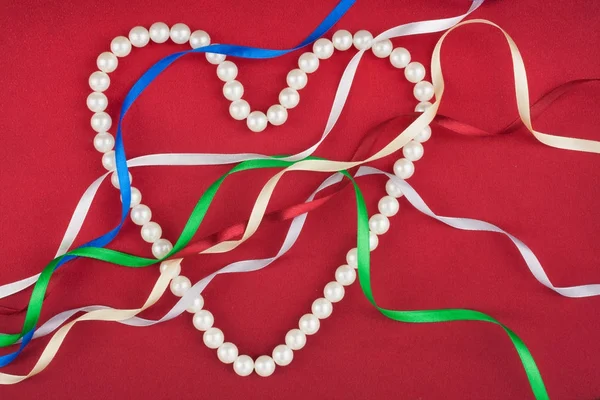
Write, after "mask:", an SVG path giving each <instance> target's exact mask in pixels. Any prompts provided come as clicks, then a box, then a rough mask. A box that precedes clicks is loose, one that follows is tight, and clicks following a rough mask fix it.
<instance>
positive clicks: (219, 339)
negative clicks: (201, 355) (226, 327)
mask: <svg viewBox="0 0 600 400" xmlns="http://www.w3.org/2000/svg"><path fill="white" fill-rule="evenodd" d="M202 340H204V344H205V345H206V347H208V348H209V349H216V348H218V347H219V346H220V345H222V344H223V342H224V341H225V336H224V335H223V331H221V330H220V329H219V328H208V329H207V330H206V332H204V335H202Z"/></svg>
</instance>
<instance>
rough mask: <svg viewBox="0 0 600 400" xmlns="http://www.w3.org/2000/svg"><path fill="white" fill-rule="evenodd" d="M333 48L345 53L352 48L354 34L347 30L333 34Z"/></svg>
mask: <svg viewBox="0 0 600 400" xmlns="http://www.w3.org/2000/svg"><path fill="white" fill-rule="evenodd" d="M331 40H332V41H333V47H335V48H336V49H338V50H341V51H345V50H348V49H349V48H350V47H352V34H351V33H350V32H348V31H347V30H345V29H341V30H339V31H337V32H336V33H334V34H333V37H332V38H331Z"/></svg>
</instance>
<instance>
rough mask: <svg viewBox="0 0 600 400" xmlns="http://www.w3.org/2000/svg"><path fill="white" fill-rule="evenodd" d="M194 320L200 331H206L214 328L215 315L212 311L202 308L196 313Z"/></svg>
mask: <svg viewBox="0 0 600 400" xmlns="http://www.w3.org/2000/svg"><path fill="white" fill-rule="evenodd" d="M192 322H193V324H194V328H196V329H198V330H199V331H205V330H207V329H210V328H212V326H213V324H214V323H215V317H213V315H212V313H211V312H210V311H208V310H200V311H198V312H197V313H196V314H194V318H193V319H192Z"/></svg>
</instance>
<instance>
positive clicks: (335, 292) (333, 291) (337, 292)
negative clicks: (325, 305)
mask: <svg viewBox="0 0 600 400" xmlns="http://www.w3.org/2000/svg"><path fill="white" fill-rule="evenodd" d="M344 292H345V290H344V287H343V286H342V285H340V284H339V283H338V282H335V281H332V282H329V283H328V284H327V285H325V289H323V294H324V295H325V298H326V299H327V300H329V301H330V302H332V303H337V302H338V301H340V300H342V299H343V298H344Z"/></svg>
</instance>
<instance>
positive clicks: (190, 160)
mask: <svg viewBox="0 0 600 400" xmlns="http://www.w3.org/2000/svg"><path fill="white" fill-rule="evenodd" d="M484 1H485V0H473V2H472V3H471V7H470V8H469V9H468V10H467V12H466V13H464V14H462V15H459V16H456V17H452V18H444V19H437V20H429V21H419V22H412V23H408V24H403V25H399V26H396V27H394V28H391V29H388V30H387V31H385V32H383V33H381V34H380V35H378V36H377V37H376V38H375V39H374V40H383V39H391V38H397V37H401V36H410V35H420V34H425V33H435V32H442V31H445V30H447V29H449V28H451V27H453V26H454V25H456V24H457V23H459V22H460V21H462V20H463V19H464V18H465V17H467V16H468V15H469V14H471V13H472V12H473V11H475V10H476V9H477V8H479V6H481V4H483V2H484ZM364 52H365V50H361V51H359V52H358V53H356V54H355V55H354V57H353V58H352V60H350V62H349V63H348V65H347V66H346V69H345V70H344V73H343V74H342V78H341V80H340V83H339V85H338V88H337V90H336V94H335V98H334V100H333V105H332V108H331V111H330V114H329V117H328V119H327V124H326V126H325V130H324V132H323V134H322V135H321V138H320V139H319V141H317V143H315V144H313V145H312V146H311V147H309V148H308V149H306V150H303V151H301V152H300V153H298V154H295V155H292V156H290V157H286V158H285V160H288V161H297V160H301V159H303V158H306V157H308V156H310V155H312V154H313V153H314V152H315V151H316V150H317V148H318V147H319V146H320V145H321V143H323V141H324V140H325V139H326V138H327V136H329V133H330V132H331V130H332V129H333V127H334V126H335V124H336V123H337V121H338V119H339V117H340V115H341V113H342V110H343V109H344V105H345V104H346V99H347V98H348V94H349V93H350V88H351V87H352V83H353V80H354V76H355V75H356V69H357V68H358V64H359V62H360V60H361V58H362V56H363V54H364ZM156 156H157V155H151V156H143V157H138V158H135V159H133V160H130V161H129V162H128V163H127V165H128V167H136V166H147V165H165V166H166V165H196V166H199V165H224V164H233V163H238V162H241V161H246V160H252V159H261V158H269V156H266V155H262V154H254V153H242V154H173V155H172V156H173V157H172V160H171V161H169V162H167V161H161V160H160V157H159V159H157V160H150V159H148V158H152V157H156ZM136 161H137V162H139V164H137V165H136V164H135V162H136ZM152 161H155V162H157V163H156V164H146V162H152ZM130 163H131V164H130ZM109 173H110V172H109ZM109 173H106V174H104V175H102V176H101V177H99V178H98V179H96V180H95V181H94V182H93V183H92V184H91V185H90V186H89V187H88V189H87V190H86V191H85V193H84V194H83V196H82V197H81V199H80V200H79V203H78V204H77V207H76V208H75V212H74V213H73V216H72V217H71V220H70V222H69V226H68V227H67V231H66V232H65V235H64V236H63V239H62V241H61V244H60V245H59V248H58V251H57V253H56V255H55V258H56V257H58V256H61V255H63V254H65V253H66V252H67V251H68V249H69V248H70V247H71V246H72V244H73V242H74V241H75V239H76V237H77V235H78V234H79V231H80V230H81V227H82V225H83V222H84V221H85V218H86V216H87V213H88V212H89V209H90V206H91V204H92V202H93V200H94V197H95V195H96V192H97V191H98V188H99V187H100V184H101V183H102V181H103V180H104V179H105V178H106V176H107V175H108V174H109ZM38 278H39V274H37V275H34V276H31V277H29V278H26V279H23V280H20V281H17V282H13V283H9V284H5V285H2V286H0V299H2V298H5V297H8V296H11V295H13V294H15V293H18V292H20V291H22V290H24V289H27V288H28V287H30V286H32V285H33V284H35V282H37V280H38Z"/></svg>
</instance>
